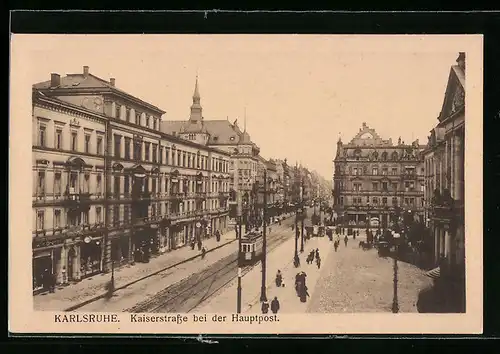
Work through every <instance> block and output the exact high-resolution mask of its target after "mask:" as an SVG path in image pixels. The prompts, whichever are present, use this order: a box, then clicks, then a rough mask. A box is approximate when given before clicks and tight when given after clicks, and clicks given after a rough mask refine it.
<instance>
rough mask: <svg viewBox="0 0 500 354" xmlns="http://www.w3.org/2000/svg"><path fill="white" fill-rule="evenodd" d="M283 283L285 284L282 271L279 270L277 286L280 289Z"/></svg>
mask: <svg viewBox="0 0 500 354" xmlns="http://www.w3.org/2000/svg"><path fill="white" fill-rule="evenodd" d="M282 282H283V276H282V275H281V271H280V270H279V269H278V273H276V286H277V287H278V288H280V287H281V283H282Z"/></svg>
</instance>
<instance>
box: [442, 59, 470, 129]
mask: <svg viewBox="0 0 500 354" xmlns="http://www.w3.org/2000/svg"><path fill="white" fill-rule="evenodd" d="M462 74H463V73H462V70H461V69H460V67H458V66H453V67H452V68H451V70H450V75H449V76H448V84H447V85H446V92H445V95H444V100H443V106H442V109H441V113H440V115H439V118H438V120H439V121H440V122H441V121H443V120H444V119H446V118H448V117H449V116H451V115H453V114H454V113H456V112H458V111H459V110H460V109H462V108H463V107H464V106H465V87H464V85H465V77H464V76H463V75H462Z"/></svg>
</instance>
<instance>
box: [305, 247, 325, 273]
mask: <svg viewBox="0 0 500 354" xmlns="http://www.w3.org/2000/svg"><path fill="white" fill-rule="evenodd" d="M315 259H316V266H317V267H318V269H319V268H320V267H321V257H320V256H319V249H318V248H316V250H312V251H311V252H309V255H308V256H307V259H306V263H307V264H312V263H313V262H314V260H315Z"/></svg>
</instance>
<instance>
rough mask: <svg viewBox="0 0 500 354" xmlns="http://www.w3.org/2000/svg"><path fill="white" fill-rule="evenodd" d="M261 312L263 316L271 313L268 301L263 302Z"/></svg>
mask: <svg viewBox="0 0 500 354" xmlns="http://www.w3.org/2000/svg"><path fill="white" fill-rule="evenodd" d="M261 310H262V313H263V314H266V313H268V312H269V303H268V302H267V301H263V302H262V307H261Z"/></svg>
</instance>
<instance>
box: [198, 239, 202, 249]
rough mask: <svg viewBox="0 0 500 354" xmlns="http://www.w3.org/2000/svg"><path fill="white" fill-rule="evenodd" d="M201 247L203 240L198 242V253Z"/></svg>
mask: <svg viewBox="0 0 500 354" xmlns="http://www.w3.org/2000/svg"><path fill="white" fill-rule="evenodd" d="M201 246H202V243H201V240H198V251H201Z"/></svg>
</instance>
